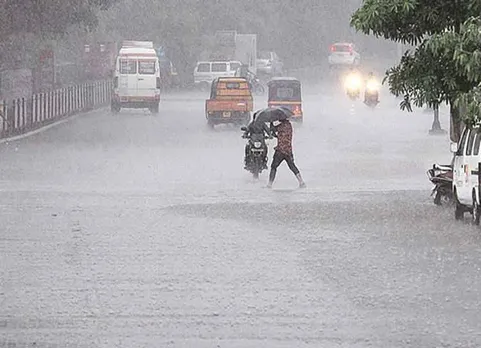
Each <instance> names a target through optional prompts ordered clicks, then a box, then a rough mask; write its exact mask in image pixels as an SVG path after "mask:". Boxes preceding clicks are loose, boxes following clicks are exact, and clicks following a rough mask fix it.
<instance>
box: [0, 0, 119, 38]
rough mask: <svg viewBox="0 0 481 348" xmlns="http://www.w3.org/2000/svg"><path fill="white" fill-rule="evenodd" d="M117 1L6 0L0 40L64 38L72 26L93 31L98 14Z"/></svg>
mask: <svg viewBox="0 0 481 348" xmlns="http://www.w3.org/2000/svg"><path fill="white" fill-rule="evenodd" d="M114 1H115V0H84V1H79V0H41V1H39V0H3V1H2V2H0V38H3V39H4V38H6V37H9V36H11V35H16V34H30V33H34V34H39V35H43V34H47V35H52V34H53V35H58V34H63V33H65V31H66V30H67V29H68V28H69V27H70V26H71V25H82V26H86V27H88V28H89V29H92V28H93V27H94V26H95V25H96V24H97V13H98V12H97V11H98V10H99V9H107V7H108V6H109V5H111V4H112V3H113V2H114Z"/></svg>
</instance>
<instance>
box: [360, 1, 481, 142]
mask: <svg viewBox="0 0 481 348" xmlns="http://www.w3.org/2000/svg"><path fill="white" fill-rule="evenodd" d="M480 12H481V2H480V1H476V0H438V1H431V0H365V1H364V3H363V5H362V7H361V8H360V9H358V10H357V11H356V12H355V13H354V15H353V16H352V19H351V25H353V26H354V27H355V28H356V29H357V30H359V31H361V32H363V33H365V34H372V35H375V36H378V37H384V38H386V39H389V40H393V41H397V42H401V43H410V44H415V45H417V47H416V48H415V49H414V50H412V51H409V52H406V53H405V54H404V56H403V58H402V59H401V62H400V63H399V64H398V65H397V66H395V67H393V68H392V69H390V70H388V71H387V73H386V80H387V81H388V82H389V87H390V90H391V92H392V93H393V94H395V95H403V96H404V100H403V102H402V103H401V108H407V109H408V110H411V103H413V104H415V105H416V106H423V105H429V106H433V105H436V104H440V103H443V102H446V103H448V104H449V105H450V108H451V118H452V125H453V127H452V132H451V137H452V139H453V140H457V139H458V138H459V135H460V127H461V125H460V121H462V119H460V117H459V106H460V104H459V101H460V100H461V99H465V95H466V93H470V91H472V89H473V88H474V87H475V86H476V85H477V83H478V81H477V80H476V79H473V78H471V77H470V76H469V73H468V71H467V69H468V68H467V66H468V65H469V64H468V65H466V62H467V61H468V59H469V58H467V56H466V52H465V51H466V49H468V52H469V51H470V50H471V48H472V46H470V48H468V46H466V45H465V43H466V39H467V36H466V35H464V34H463V33H464V32H465V31H466V25H465V22H466V21H468V20H469V19H470V17H471V15H472V13H480ZM468 56H469V57H470V58H471V59H474V60H476V59H479V57H477V56H476V57H475V58H473V56H472V55H469V54H468ZM469 66H470V68H469V69H473V65H472V64H471V65H469ZM463 116H464V115H463Z"/></svg>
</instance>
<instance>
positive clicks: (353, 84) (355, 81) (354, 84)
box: [346, 76, 361, 89]
mask: <svg viewBox="0 0 481 348" xmlns="http://www.w3.org/2000/svg"><path fill="white" fill-rule="evenodd" d="M346 86H347V88H348V89H358V88H359V87H360V86H361V79H360V78H359V77H358V76H349V77H348V78H347V80H346Z"/></svg>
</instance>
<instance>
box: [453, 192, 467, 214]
mask: <svg viewBox="0 0 481 348" xmlns="http://www.w3.org/2000/svg"><path fill="white" fill-rule="evenodd" d="M465 211H466V209H465V208H464V206H463V205H462V204H461V203H459V200H458V195H457V193H456V192H454V218H455V219H456V220H462V219H464V213H465Z"/></svg>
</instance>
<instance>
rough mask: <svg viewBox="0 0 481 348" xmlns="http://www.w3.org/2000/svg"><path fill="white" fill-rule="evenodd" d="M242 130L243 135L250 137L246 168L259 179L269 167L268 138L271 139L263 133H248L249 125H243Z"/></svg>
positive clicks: (246, 137)
mask: <svg viewBox="0 0 481 348" xmlns="http://www.w3.org/2000/svg"><path fill="white" fill-rule="evenodd" d="M241 130H242V131H244V135H243V136H242V137H243V138H244V139H248V143H247V150H246V164H245V165H246V166H245V169H246V170H247V171H249V172H251V173H252V176H253V177H254V179H258V178H259V174H260V173H261V172H262V171H263V170H265V169H267V151H268V149H267V144H266V139H269V137H267V136H266V135H265V134H262V133H254V134H249V135H246V133H247V127H241Z"/></svg>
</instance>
